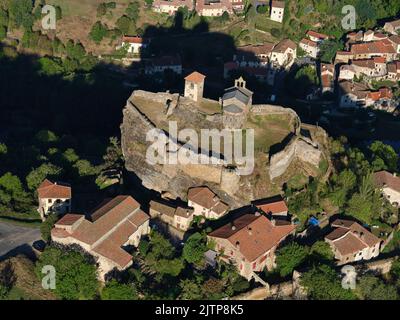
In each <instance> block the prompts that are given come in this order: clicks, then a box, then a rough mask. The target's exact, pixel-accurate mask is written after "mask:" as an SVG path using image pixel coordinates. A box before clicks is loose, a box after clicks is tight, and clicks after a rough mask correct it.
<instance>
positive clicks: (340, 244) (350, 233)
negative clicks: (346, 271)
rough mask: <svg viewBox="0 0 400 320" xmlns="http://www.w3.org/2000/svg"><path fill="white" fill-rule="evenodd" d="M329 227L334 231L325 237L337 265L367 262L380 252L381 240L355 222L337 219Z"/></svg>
mask: <svg viewBox="0 0 400 320" xmlns="http://www.w3.org/2000/svg"><path fill="white" fill-rule="evenodd" d="M331 227H332V228H334V230H333V231H332V232H331V233H329V234H328V235H327V236H326V237H325V241H326V242H327V243H329V245H330V246H331V248H332V251H333V252H334V254H335V258H336V259H337V260H338V262H337V264H339V265H342V264H346V263H350V262H354V261H360V260H369V259H372V258H374V257H377V256H378V255H379V252H380V245H381V240H380V239H379V238H378V237H376V236H375V235H373V234H372V233H371V232H370V231H368V230H367V229H365V228H364V227H362V226H361V225H360V224H358V223H357V222H355V221H350V220H342V219H337V220H335V221H334V222H333V223H332V224H331Z"/></svg>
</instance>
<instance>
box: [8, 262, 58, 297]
mask: <svg viewBox="0 0 400 320" xmlns="http://www.w3.org/2000/svg"><path fill="white" fill-rule="evenodd" d="M7 261H10V262H11V264H12V266H13V269H14V274H15V276H16V282H15V285H14V288H13V289H12V290H11V292H10V299H19V298H23V299H30V300H55V299H56V296H55V295H54V294H53V292H52V291H50V290H45V289H43V288H42V284H41V282H40V281H39V279H38V278H37V277H36V274H35V272H34V264H33V262H32V261H30V260H29V259H28V258H26V257H24V256H17V257H13V258H10V259H8V260H6V261H3V262H1V263H0V269H1V268H3V266H4V265H5V263H7Z"/></svg>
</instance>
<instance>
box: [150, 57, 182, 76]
mask: <svg viewBox="0 0 400 320" xmlns="http://www.w3.org/2000/svg"><path fill="white" fill-rule="evenodd" d="M166 70H170V71H172V72H175V73H176V74H178V75H181V74H182V61H181V58H180V56H179V55H175V56H161V57H158V58H154V59H153V60H152V61H151V62H150V63H149V64H148V65H146V67H145V74H147V75H153V74H155V73H163V72H165V71H166Z"/></svg>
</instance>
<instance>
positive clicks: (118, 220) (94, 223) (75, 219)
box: [51, 196, 150, 280]
mask: <svg viewBox="0 0 400 320" xmlns="http://www.w3.org/2000/svg"><path fill="white" fill-rule="evenodd" d="M149 220H150V217H149V216H148V215H147V214H145V213H144V212H143V211H142V210H141V209H140V205H139V203H138V202H137V201H135V200H134V199H133V198H132V197H130V196H117V197H115V198H113V199H111V200H108V201H105V202H104V203H103V204H102V205H100V206H99V207H98V208H97V209H95V210H94V211H93V212H92V213H91V214H90V215H88V217H85V216H84V215H79V214H67V215H65V216H64V217H62V218H61V219H60V220H59V221H57V223H56V224H55V225H54V228H53V229H52V231H51V239H52V241H54V242H57V243H60V244H63V245H72V244H77V245H79V246H81V247H82V248H83V249H84V250H86V251H87V252H88V253H90V254H91V255H93V256H94V257H96V258H97V264H98V271H99V278H100V279H101V280H104V276H105V275H106V274H107V273H108V272H109V271H111V270H113V269H117V270H125V269H126V268H128V267H129V266H130V265H132V256H131V255H130V254H129V253H128V252H127V251H125V250H124V247H128V246H135V247H137V246H138V245H139V242H140V239H141V237H142V236H143V235H146V234H148V233H149V231H150V228H149Z"/></svg>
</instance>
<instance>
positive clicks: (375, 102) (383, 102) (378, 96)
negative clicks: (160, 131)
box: [365, 88, 397, 112]
mask: <svg viewBox="0 0 400 320" xmlns="http://www.w3.org/2000/svg"><path fill="white" fill-rule="evenodd" d="M365 106H366V107H373V108H374V109H377V110H383V111H386V112H393V111H394V110H395V109H396V107H397V106H396V105H395V104H394V101H393V92H392V90H391V89H390V88H380V89H379V90H378V91H371V92H369V93H368V95H367V98H366V100H365Z"/></svg>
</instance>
